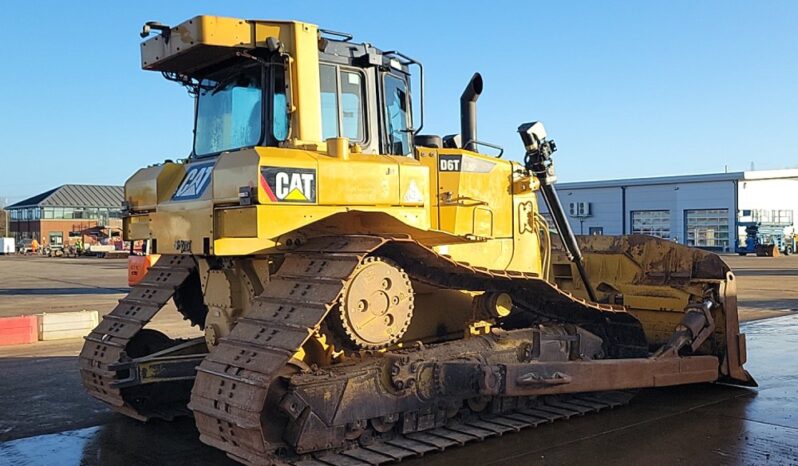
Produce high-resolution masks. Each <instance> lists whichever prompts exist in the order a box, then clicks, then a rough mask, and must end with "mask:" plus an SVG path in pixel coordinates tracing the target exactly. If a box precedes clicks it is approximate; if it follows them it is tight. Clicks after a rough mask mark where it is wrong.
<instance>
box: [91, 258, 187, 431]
mask: <svg viewBox="0 0 798 466" xmlns="http://www.w3.org/2000/svg"><path fill="white" fill-rule="evenodd" d="M195 268H196V264H195V262H194V258H193V257H191V256H162V257H161V258H160V260H159V261H158V262H157V263H156V265H155V266H154V267H152V268H151V269H150V270H149V272H148V273H147V275H146V277H145V278H144V280H143V281H142V282H141V283H139V284H137V285H136V286H134V287H133V288H132V289H131V290H130V293H128V295H127V296H125V297H124V298H123V299H122V300H120V301H119V304H118V305H117V306H116V307H115V308H114V309H113V311H111V312H110V313H109V314H107V315H106V316H104V317H103V320H102V322H100V324H99V325H98V326H97V327H96V328H95V329H94V330H92V332H91V333H90V334H89V335H88V336H87V337H86V342H85V343H84V345H83V349H82V351H81V352H80V358H79V365H80V374H81V378H82V379H83V385H84V386H85V387H86V390H87V391H88V393H89V394H90V395H91V396H93V397H94V398H96V399H98V400H100V401H102V402H104V403H106V404H107V405H108V406H110V407H111V408H112V409H114V410H116V411H118V412H120V413H122V414H125V415H127V416H130V417H132V418H135V419H139V420H141V421H146V420H148V419H150V418H154V417H157V418H161V419H172V418H174V417H175V416H178V415H184V414H190V413H189V412H188V410H187V409H186V407H185V394H186V393H187V392H188V390H190V381H189V384H188V385H187V386H185V387H167V386H164V385H165V384H150V385H142V386H138V387H131V388H117V387H115V386H114V382H115V381H118V380H120V379H121V378H123V377H120V374H118V373H117V372H116V371H112V370H109V366H110V365H112V364H115V363H119V362H123V361H124V360H125V359H126V358H127V353H126V349H128V348H129V344H130V343H131V341H133V340H134V338H135V337H136V336H137V335H140V332H141V330H142V328H143V327H144V326H145V325H146V324H147V323H148V322H149V321H150V320H151V319H152V318H153V317H154V316H155V314H156V313H157V312H158V311H159V310H161V308H162V307H163V306H164V305H165V304H166V303H167V302H168V301H169V299H170V298H172V296H173V295H174V294H175V291H176V290H177V289H178V288H179V287H180V286H181V285H182V284H183V283H184V282H185V281H186V280H187V279H188V277H189V276H190V275H191V273H192V271H193V270H194V269H195ZM181 385H185V384H181ZM181 392H182V393H181ZM181 399H182V402H181Z"/></svg>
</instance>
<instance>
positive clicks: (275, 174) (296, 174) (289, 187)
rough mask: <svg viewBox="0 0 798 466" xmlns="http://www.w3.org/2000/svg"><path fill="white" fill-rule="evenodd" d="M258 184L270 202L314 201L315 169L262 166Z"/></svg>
mask: <svg viewBox="0 0 798 466" xmlns="http://www.w3.org/2000/svg"><path fill="white" fill-rule="evenodd" d="M260 174H261V177H260V185H261V187H263V190H264V191H265V192H266V196H268V198H269V200H270V201H272V202H308V203H315V202H316V170H314V169H312V168H282V167H262V168H261V171H260Z"/></svg>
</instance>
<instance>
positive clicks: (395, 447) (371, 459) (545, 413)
mask: <svg viewBox="0 0 798 466" xmlns="http://www.w3.org/2000/svg"><path fill="white" fill-rule="evenodd" d="M633 396H634V392H633V391H612V392H600V393H585V394H580V395H563V396H546V397H541V398H540V399H538V400H537V401H536V403H535V404H534V405H533V406H531V407H525V408H520V409H515V410H512V411H507V412H502V413H499V414H485V415H470V416H467V417H466V418H465V419H462V420H455V421H452V422H450V423H448V424H446V425H445V426H443V427H438V428H435V429H430V430H425V431H422V432H414V433H411V434H406V435H399V434H394V435H393V436H387V437H386V438H379V439H375V440H374V441H373V442H372V443H369V444H364V445H356V446H353V447H351V448H348V449H345V450H343V451H341V452H338V453H331V452H327V453H321V454H318V455H312V456H310V457H307V458H304V459H301V460H297V461H292V462H290V463H287V464H291V465H294V466H344V465H346V466H369V465H380V464H386V463H393V462H397V461H401V460H403V459H405V458H410V457H418V456H423V455H424V454H426V453H432V452H438V451H443V450H445V449H447V448H450V447H456V446H462V445H465V444H466V443H470V442H475V441H481V440H485V439H486V438H490V437H498V436H501V435H503V434H505V433H511V432H518V431H520V430H521V429H525V428H529V427H538V426H540V425H543V424H549V423H552V422H554V421H557V420H560V419H570V418H572V417H576V416H583V415H585V414H588V413H595V412H598V411H602V410H605V409H611V408H615V407H618V406H621V405H625V404H627V403H628V402H629V400H631V399H632V397H633Z"/></svg>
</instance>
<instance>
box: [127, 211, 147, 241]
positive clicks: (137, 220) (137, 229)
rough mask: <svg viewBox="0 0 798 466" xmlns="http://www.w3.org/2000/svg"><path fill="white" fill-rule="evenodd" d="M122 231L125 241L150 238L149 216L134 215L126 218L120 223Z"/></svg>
mask: <svg viewBox="0 0 798 466" xmlns="http://www.w3.org/2000/svg"><path fill="white" fill-rule="evenodd" d="M122 231H123V235H124V239H125V241H133V240H140V239H149V238H150V216H149V215H135V216H132V217H126V218H125V219H123V221H122Z"/></svg>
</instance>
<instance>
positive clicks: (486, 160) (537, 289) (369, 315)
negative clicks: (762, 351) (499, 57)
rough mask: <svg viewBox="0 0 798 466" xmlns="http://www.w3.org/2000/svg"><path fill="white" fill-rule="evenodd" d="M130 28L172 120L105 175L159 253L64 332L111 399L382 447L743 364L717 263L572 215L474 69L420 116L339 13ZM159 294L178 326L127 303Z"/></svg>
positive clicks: (234, 441)
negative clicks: (129, 161) (139, 158)
mask: <svg viewBox="0 0 798 466" xmlns="http://www.w3.org/2000/svg"><path fill="white" fill-rule="evenodd" d="M142 38H145V40H144V41H143V42H142V44H141V65H142V68H143V69H144V70H149V71H158V72H161V73H162V74H163V76H164V77H165V78H166V79H168V80H170V81H173V82H176V83H178V84H180V85H182V86H184V87H185V88H186V89H187V91H188V93H189V95H190V96H191V97H192V98H193V99H194V102H195V122H194V123H195V129H194V141H193V149H192V151H191V154H190V155H189V156H188V157H187V158H186V159H184V160H176V161H171V160H167V161H165V162H163V163H159V164H155V165H152V166H149V167H147V168H143V169H141V170H139V171H138V172H136V173H135V174H134V175H133V176H132V177H131V178H130V179H128V180H127V182H126V184H125V200H124V205H123V211H124V236H125V239H126V240H128V241H134V240H143V241H147V242H148V243H149V245H150V249H151V253H153V254H158V255H159V256H160V258H159V260H158V261H157V262H156V263H155V264H154V265H153V266H152V267H151V268H149V270H148V272H147V273H146V275H145V276H144V277H143V279H141V280H140V281H139V282H138V283H136V284H135V285H133V286H132V287H131V289H130V292H129V294H128V295H127V296H126V297H125V298H123V299H122V300H120V302H119V304H118V305H117V306H116V307H115V308H114V309H113V310H112V311H111V312H110V313H108V314H107V315H106V316H105V317H104V318H103V319H102V321H101V323H100V324H99V326H98V327H97V328H95V329H94V330H93V331H92V332H91V333H90V334H89V335H88V336H87V337H86V341H85V345H84V347H83V349H82V351H81V354H80V371H81V376H82V380H83V383H84V385H85V387H86V389H87V391H88V393H89V394H90V395H91V396H93V397H94V398H96V399H98V400H100V401H102V402H104V403H106V404H107V405H108V406H110V407H111V408H113V409H114V410H116V411H118V412H119V413H122V414H125V415H127V416H130V417H133V418H135V419H139V420H142V421H146V420H149V419H167V420H169V419H172V418H174V417H176V416H181V415H193V417H194V419H195V422H196V426H197V429H198V431H199V434H200V440H201V441H202V442H204V443H205V444H208V445H211V446H213V447H216V448H218V449H221V450H223V451H224V452H226V453H227V455H228V456H230V457H231V458H233V459H235V460H237V461H239V462H241V463H244V464H297V465H300V464H301V465H322V464H324V465H330V464H332V465H337V464H352V465H359V464H383V463H390V462H395V461H399V460H402V459H403V458H407V457H413V456H418V455H422V454H424V453H427V452H431V451H438V450H444V449H446V448H448V447H453V446H456V445H462V444H464V443H467V442H470V441H473V440H481V439H484V438H487V437H493V436H498V435H501V434H503V433H506V432H512V431H518V430H520V429H522V428H526V427H531V426H538V425H540V424H544V423H550V422H553V421H556V420H559V419H567V418H569V417H572V416H578V415H583V414H587V413H591V412H595V411H600V410H602V409H607V408H612V407H616V406H619V405H623V404H626V403H628V402H629V400H630V399H632V397H633V396H634V394H635V393H636V391H638V390H639V389H643V388H647V387H663V386H671V385H680V384H692V383H704V382H721V383H732V384H739V385H754V384H755V382H754V380H753V379H752V377H751V376H750V375H749V374H748V373H747V372H746V371H745V369H744V368H743V364H744V363H745V355H746V349H745V338H744V335H742V334H740V329H739V324H738V316H737V303H736V290H735V279H734V275H733V274H732V272H731V271H730V269H729V267H728V266H726V264H725V263H724V262H723V261H722V260H721V259H720V258H719V257H718V256H716V255H714V254H711V253H708V252H704V251H701V250H698V249H692V248H687V247H685V246H681V245H678V244H674V243H672V242H669V241H665V240H661V239H658V238H654V237H647V236H620V237H612V236H593V237H582V238H578V237H576V236H575V235H574V234H573V232H572V230H571V228H570V226H569V223H568V220H567V218H566V217H565V214H564V212H563V209H562V205H561V203H560V201H559V198H558V197H557V192H556V189H555V182H556V173H555V170H554V164H553V153H554V151H555V150H556V145H555V143H554V141H553V140H551V139H550V138H548V136H547V133H546V130H545V129H544V127H543V125H542V123H540V122H530V123H524V124H522V125H520V126H519V127H518V133H519V136H520V138H521V142H522V145H523V157H522V159H523V161H522V162H519V161H512V160H509V159H506V158H502V155H503V152H504V150H503V149H502V148H499V147H498V146H496V145H495V144H489V143H486V142H484V141H480V140H479V139H478V138H477V105H476V103H477V99H478V98H479V96H480V95H481V94H482V91H483V80H482V77H481V75H479V74H475V75H474V76H473V77H472V79H471V80H470V81H469V82H468V84H467V86H466V88H465V90H464V92H463V94H462V96H461V99H460V116H461V118H460V120H461V121H460V132H459V134H454V135H449V136H445V137H441V136H436V135H429V134H422V133H421V131H422V127H423V126H424V88H423V83H424V80H423V65H422V63H421V62H419V61H418V60H415V59H413V58H411V57H410V56H408V55H406V54H404V53H402V52H399V51H384V50H381V49H378V48H376V47H375V46H373V45H371V44H369V43H366V42H360V43H359V42H356V41H354V39H353V37H352V35H350V34H345V33H341V32H336V31H331V30H324V29H319V28H318V27H317V26H316V25H313V24H308V23H304V22H298V21H266V20H242V19H233V18H224V17H215V16H197V17H194V18H192V19H190V20H188V21H185V22H183V23H181V24H179V25H177V26H175V27H170V26H166V25H163V24H160V23H157V22H150V23H147V24H146V25H145V26H144V29H143V31H142ZM411 82H412V83H416V84H417V86H416V85H414V86H413V87H414V88H415V87H418V92H417V93H416V94H415V95H414V94H413V93H411ZM480 149H482V150H485V151H486V152H487V153H483V152H480ZM519 152H520V151H519ZM540 202H542V203H545V204H546V205H547V207H548V212H549V214H550V217H549V220H547V219H546V217H544V216H543V215H542V214H541V210H540V206H539V203H540ZM169 300H173V301H174V303H175V306H176V308H177V310H178V311H179V312H180V313H181V314H182V315H183V316H184V318H185V319H187V320H188V321H190V322H191V324H192V325H195V326H196V327H197V329H198V330H200V331H201V333H200V332H198V335H199V336H197V337H196V338H191V339H173V338H170V337H169V336H167V335H166V334H164V333H162V332H159V331H157V330H156V329H152V328H150V327H146V328H145V326H147V324H148V323H149V321H150V320H151V319H152V318H153V316H154V315H155V314H156V313H157V312H159V310H161V308H162V307H164V306H165V305H166V304H167V303H168V302H169Z"/></svg>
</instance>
